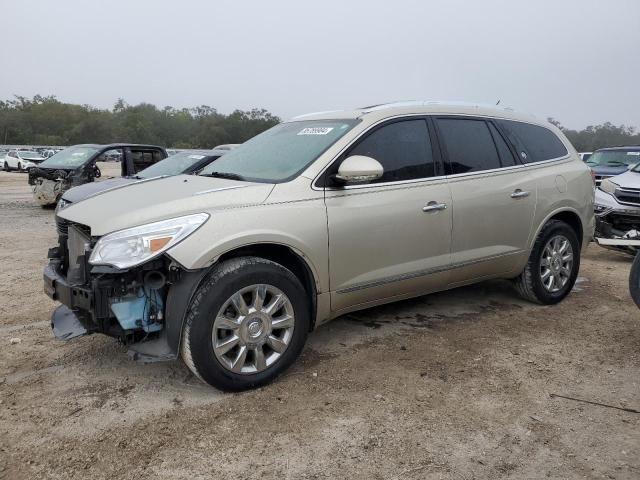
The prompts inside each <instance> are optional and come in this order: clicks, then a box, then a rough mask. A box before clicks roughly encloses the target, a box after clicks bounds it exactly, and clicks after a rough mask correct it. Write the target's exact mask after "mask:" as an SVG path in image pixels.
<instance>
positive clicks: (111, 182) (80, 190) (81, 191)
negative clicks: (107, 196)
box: [62, 177, 137, 203]
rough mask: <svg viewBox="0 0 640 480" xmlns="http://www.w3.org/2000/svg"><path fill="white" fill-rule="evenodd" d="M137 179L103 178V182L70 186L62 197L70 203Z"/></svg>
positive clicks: (129, 183)
mask: <svg viewBox="0 0 640 480" xmlns="http://www.w3.org/2000/svg"><path fill="white" fill-rule="evenodd" d="M136 181H137V180H135V179H133V178H127V177H117V178H110V179H108V180H102V181H101V182H91V183H85V184H84V185H79V186H77V187H73V188H70V189H69V190H67V191H66V192H64V195H62V198H63V199H64V200H66V201H67V202H69V203H78V202H80V201H82V200H84V199H86V198H89V197H93V196H94V195H97V194H99V193H103V192H106V191H108V190H112V189H114V188H119V187H123V186H125V185H131V184H132V183H136Z"/></svg>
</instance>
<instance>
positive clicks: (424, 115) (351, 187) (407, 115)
mask: <svg viewBox="0 0 640 480" xmlns="http://www.w3.org/2000/svg"><path fill="white" fill-rule="evenodd" d="M445 116H448V117H469V118H479V119H492V120H508V121H511V122H520V123H526V124H527V125H534V126H537V127H542V128H546V129H547V130H549V131H550V132H551V133H553V134H554V135H556V133H555V132H554V131H553V130H552V129H551V128H549V127H546V126H544V125H539V124H537V123H532V122H527V121H525V120H515V119H511V118H504V117H497V116H494V115H475V114H469V113H466V114H460V113H436V112H428V113H401V114H398V115H393V116H391V117H385V118H382V119H380V120H378V121H376V122H374V123H372V124H371V125H369V126H368V127H367V128H366V129H365V130H363V131H362V132H360V134H359V135H358V136H357V137H356V138H354V139H353V140H352V141H351V142H349V143H348V144H347V145H345V146H344V147H343V148H342V149H341V150H340V151H339V152H338V153H337V154H336V155H334V157H333V158H332V159H331V160H330V161H329V162H327V164H326V165H325V166H324V168H323V169H322V170H320V173H318V174H317V175H316V176H315V177H314V179H313V180H312V181H311V189H312V190H316V191H327V192H334V191H344V190H357V189H366V188H375V187H382V186H388V185H403V184H407V183H417V182H427V181H430V180H436V179H450V178H453V179H455V178H460V177H468V176H477V175H482V174H492V173H495V172H503V171H507V170H509V171H510V170H515V169H520V168H526V167H534V166H536V165H546V164H548V163H555V162H558V163H560V162H561V161H564V160H571V152H570V151H569V149H568V148H567V146H566V144H565V143H564V142H563V141H562V139H561V138H559V137H558V136H557V135H556V137H558V140H560V142H561V143H562V144H563V145H564V147H565V149H566V150H567V154H566V155H563V156H562V157H556V158H550V159H548V160H543V161H541V162H530V163H523V164H520V165H511V166H509V167H500V168H493V169H491V170H480V171H477V172H468V173H455V174H452V175H439V176H437V177H424V178H414V179H411V180H398V181H396V182H384V183H369V184H364V185H346V186H344V187H317V186H316V182H317V181H318V180H319V178H320V177H321V176H322V175H324V173H325V172H326V171H327V170H328V169H329V168H330V167H331V165H333V162H335V161H336V160H337V159H338V158H340V156H341V155H342V154H343V153H344V152H345V151H346V150H348V149H349V148H350V147H351V146H353V145H354V144H355V143H356V142H357V141H359V140H360V139H361V138H362V137H363V136H364V135H366V134H367V133H368V132H369V131H370V130H371V129H373V128H374V127H376V126H378V125H380V124H381V123H385V122H387V121H389V120H397V119H400V118H411V117H421V118H425V120H426V118H427V117H430V118H435V117H445ZM430 140H431V141H433V139H430ZM505 141H506V140H505ZM518 161H521V159H518ZM301 176H304V172H303V173H302V174H301Z"/></svg>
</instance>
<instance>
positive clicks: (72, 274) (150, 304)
mask: <svg viewBox="0 0 640 480" xmlns="http://www.w3.org/2000/svg"><path fill="white" fill-rule="evenodd" d="M58 228H59V232H58V233H59V245H58V246H57V247H55V248H52V249H50V250H49V264H48V265H47V267H46V268H45V270H44V290H45V292H46V294H47V295H48V296H49V297H51V298H52V299H53V300H56V301H59V302H61V303H62V305H61V306H60V307H58V308H57V309H56V310H55V311H54V313H53V315H52V317H51V325H52V328H53V332H54V334H55V336H56V337H57V338H60V339H63V340H70V339H72V338H75V337H78V336H81V335H88V334H92V333H103V334H105V335H109V336H111V337H115V338H117V339H119V340H120V341H121V342H122V343H124V344H127V345H130V346H131V347H132V350H131V352H132V353H133V355H134V356H135V357H137V358H140V359H143V360H147V361H152V360H170V359H173V358H176V352H175V348H174V349H172V348H170V347H169V345H168V343H167V341H166V338H165V335H163V333H164V332H163V330H164V322H165V305H166V299H167V291H168V288H169V284H170V283H173V282H176V281H177V280H178V279H179V277H180V269H179V268H177V267H175V266H171V261H170V260H169V259H167V258H166V257H164V256H162V257H159V258H156V259H153V260H151V261H149V262H146V263H144V264H143V265H140V266H137V267H134V268H130V269H118V268H114V267H111V266H101V265H91V264H90V263H89V257H90V255H91V251H92V249H93V248H94V247H95V244H96V239H95V238H92V237H91V232H90V230H89V228H88V227H86V226H83V225H79V224H75V223H72V222H64V223H63V224H61V225H59V227H58Z"/></svg>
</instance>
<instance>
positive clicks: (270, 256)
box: [218, 244, 316, 329]
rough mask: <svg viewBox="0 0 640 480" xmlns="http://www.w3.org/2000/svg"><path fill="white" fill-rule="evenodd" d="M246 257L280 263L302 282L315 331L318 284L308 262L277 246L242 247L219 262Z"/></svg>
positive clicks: (222, 256)
mask: <svg viewBox="0 0 640 480" xmlns="http://www.w3.org/2000/svg"><path fill="white" fill-rule="evenodd" d="M246 256H250V257H260V258H264V259H266V260H271V261H272V262H275V263H278V264H280V265H282V266H283V267H285V268H287V269H289V270H290V271H291V272H292V273H293V274H294V275H295V276H296V277H297V278H298V280H300V283H302V286H303V287H304V289H305V291H306V292H307V295H308V296H309V299H310V300H311V302H310V305H309V308H310V311H309V314H310V315H311V328H312V329H313V326H314V325H315V322H316V282H315V278H314V276H313V273H312V271H311V269H310V268H309V265H307V262H305V261H304V260H303V259H302V257H300V255H298V254H297V253H295V252H294V251H293V250H292V249H290V248H289V247H286V246H284V245H277V244H256V245H247V246H245V247H240V248H237V249H235V250H231V251H229V252H226V253H224V254H223V255H221V256H220V258H219V259H218V261H219V262H223V261H225V260H229V259H231V258H237V257H246Z"/></svg>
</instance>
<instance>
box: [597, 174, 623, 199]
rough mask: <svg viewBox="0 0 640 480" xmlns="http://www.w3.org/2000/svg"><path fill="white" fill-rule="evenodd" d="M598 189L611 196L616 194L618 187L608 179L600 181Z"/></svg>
mask: <svg viewBox="0 0 640 480" xmlns="http://www.w3.org/2000/svg"><path fill="white" fill-rule="evenodd" d="M598 188H600V190H602V191H603V192H606V193H609V194H611V195H613V194H614V193H616V188H618V185H616V184H615V183H613V182H612V181H611V180H609V179H608V178H605V179H604V180H602V182H601V183H600V186H599V187H598Z"/></svg>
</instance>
